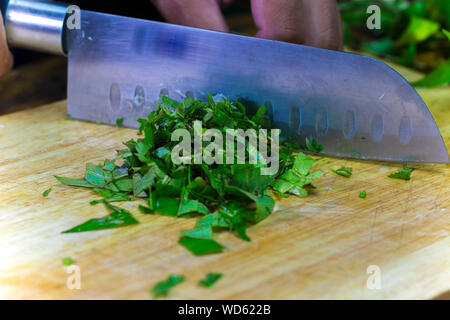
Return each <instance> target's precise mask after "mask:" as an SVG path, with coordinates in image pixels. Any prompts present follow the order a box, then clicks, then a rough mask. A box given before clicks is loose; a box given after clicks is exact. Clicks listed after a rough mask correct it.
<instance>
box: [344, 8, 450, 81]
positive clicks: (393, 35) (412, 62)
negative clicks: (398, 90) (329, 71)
mask: <svg viewBox="0 0 450 320" xmlns="http://www.w3.org/2000/svg"><path fill="white" fill-rule="evenodd" d="M370 5H378V6H379V7H380V9H381V15H380V20H381V29H379V30H378V29H374V30H369V28H368V27H367V25H366V23H367V19H368V18H369V16H370V15H371V14H370V13H367V8H368V7H369V6H370ZM340 8H341V14H342V20H343V24H344V26H343V27H344V42H345V44H346V46H348V47H350V48H352V49H356V50H361V51H366V52H368V53H372V54H376V55H378V56H381V57H384V58H388V59H389V60H391V61H393V62H395V63H398V64H401V65H404V66H407V67H414V68H416V69H418V70H420V71H422V72H426V73H428V72H429V74H428V75H427V76H426V77H424V78H423V79H421V80H419V81H416V82H413V83H412V85H414V86H416V87H437V86H441V85H444V84H448V83H450V32H449V31H448V30H450V0H419V1H407V0H391V1H381V0H371V1H370V0H364V1H363V0H361V1H357V0H342V1H340ZM430 71H431V72H430Z"/></svg>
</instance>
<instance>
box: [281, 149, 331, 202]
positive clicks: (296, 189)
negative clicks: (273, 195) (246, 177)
mask: <svg viewBox="0 0 450 320" xmlns="http://www.w3.org/2000/svg"><path fill="white" fill-rule="evenodd" d="M313 163H314V159H312V158H311V157H309V156H307V155H305V154H303V153H299V154H298V155H297V157H296V158H295V161H294V164H293V166H292V168H290V169H288V170H287V171H286V172H285V173H284V174H283V175H282V176H281V177H280V178H279V179H277V180H276V181H275V182H274V184H273V185H272V188H273V189H274V190H275V191H277V192H279V193H280V194H281V195H286V194H294V195H297V196H299V197H306V196H307V195H308V192H307V191H306V189H304V187H305V186H307V185H310V184H311V183H312V182H313V181H314V180H315V179H317V178H320V177H321V176H323V172H322V171H316V172H310V170H311V167H312V165H313Z"/></svg>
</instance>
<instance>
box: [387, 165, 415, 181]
mask: <svg viewBox="0 0 450 320" xmlns="http://www.w3.org/2000/svg"><path fill="white" fill-rule="evenodd" d="M413 171H414V168H408V167H406V166H404V167H403V169H399V170H398V172H396V173H391V174H390V175H389V176H388V177H389V178H393V179H402V180H410V179H411V173H412V172H413Z"/></svg>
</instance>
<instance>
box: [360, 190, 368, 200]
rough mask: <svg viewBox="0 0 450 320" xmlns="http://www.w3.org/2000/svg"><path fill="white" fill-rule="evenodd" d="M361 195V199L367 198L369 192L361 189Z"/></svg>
mask: <svg viewBox="0 0 450 320" xmlns="http://www.w3.org/2000/svg"><path fill="white" fill-rule="evenodd" d="M359 197H360V198H361V199H365V198H366V197H367V192H366V191H365V190H363V191H361V192H360V193H359Z"/></svg>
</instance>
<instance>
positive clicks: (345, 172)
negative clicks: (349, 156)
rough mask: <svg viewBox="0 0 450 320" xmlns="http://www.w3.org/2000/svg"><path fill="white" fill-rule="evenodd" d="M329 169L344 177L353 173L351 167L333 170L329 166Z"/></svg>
mask: <svg viewBox="0 0 450 320" xmlns="http://www.w3.org/2000/svg"><path fill="white" fill-rule="evenodd" d="M330 170H331V171H333V172H334V173H336V174H338V175H340V176H343V177H346V178H350V177H351V176H352V174H353V173H352V171H353V169H352V168H348V167H340V168H339V169H337V170H334V169H332V168H330Z"/></svg>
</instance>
